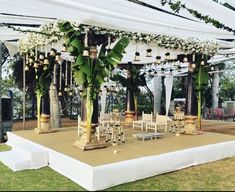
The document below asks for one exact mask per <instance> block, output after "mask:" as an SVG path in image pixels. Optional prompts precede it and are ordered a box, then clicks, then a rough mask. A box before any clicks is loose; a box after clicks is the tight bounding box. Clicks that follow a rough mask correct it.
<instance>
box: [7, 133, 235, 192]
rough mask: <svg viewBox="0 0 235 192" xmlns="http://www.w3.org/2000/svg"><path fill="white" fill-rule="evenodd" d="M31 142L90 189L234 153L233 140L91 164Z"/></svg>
mask: <svg viewBox="0 0 235 192" xmlns="http://www.w3.org/2000/svg"><path fill="white" fill-rule="evenodd" d="M12 139H14V141H12ZM8 140H9V142H8V144H11V145H12V144H13V145H14V144H15V143H21V142H28V143H29V144H32V143H33V142H32V141H29V140H26V139H24V138H22V137H19V136H17V135H15V134H14V133H8ZM34 144H35V143H34ZM35 145H37V146H38V147H41V148H43V149H46V150H47V152H48V157H49V167H51V168H52V169H54V170H55V171H57V172H59V173H61V174H62V175H64V176H65V177H68V178H69V179H71V180H72V181H74V182H76V183H77V184H79V185H80V186H82V187H83V188H85V189H87V190H90V191H95V190H101V189H105V188H109V187H112V186H115V185H119V184H122V183H127V182H131V181H135V180H140V179H143V178H147V177H151V176H154V175H159V174H162V173H166V172H171V171H175V170H179V169H182V168H186V167H190V166H193V165H199V164H202V163H207V162H211V161H215V160H219V159H223V158H227V157H232V156H235V141H228V142H221V143H216V144H210V145H205V146H200V147H193V148H189V149H184V150H178V151H174V152H169V153H164V154H160V155H154V156H146V157H141V158H137V159H132V160H126V161H120V162H117V163H110V164H106V165H101V166H95V167H92V166H90V165H88V164H85V163H83V162H81V161H79V160H76V159H74V158H71V157H68V156H66V155H64V154H62V153H59V152H56V151H54V150H52V149H49V148H47V147H44V146H42V145H39V144H35Z"/></svg>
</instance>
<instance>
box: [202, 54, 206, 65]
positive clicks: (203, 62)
mask: <svg viewBox="0 0 235 192" xmlns="http://www.w3.org/2000/svg"><path fill="white" fill-rule="evenodd" d="M201 65H205V61H204V55H202V60H201Z"/></svg>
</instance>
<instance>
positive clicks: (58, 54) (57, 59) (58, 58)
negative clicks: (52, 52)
mask: <svg viewBox="0 0 235 192" xmlns="http://www.w3.org/2000/svg"><path fill="white" fill-rule="evenodd" d="M55 60H56V61H59V60H61V57H60V53H57V54H56V56H55Z"/></svg>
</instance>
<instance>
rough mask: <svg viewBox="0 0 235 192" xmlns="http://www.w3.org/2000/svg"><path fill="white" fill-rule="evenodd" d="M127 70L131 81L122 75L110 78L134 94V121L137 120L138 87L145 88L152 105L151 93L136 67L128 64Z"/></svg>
mask: <svg viewBox="0 0 235 192" xmlns="http://www.w3.org/2000/svg"><path fill="white" fill-rule="evenodd" d="M128 65H129V70H130V72H131V74H132V75H131V79H128V78H125V77H123V76H122V75H119V74H117V75H115V76H114V77H112V78H111V80H113V81H118V82H119V83H121V85H122V86H123V87H126V88H127V90H128V91H130V92H132V93H134V105H135V116H136V119H138V100H137V95H139V93H140V89H139V86H142V87H145V89H146V90H147V92H148V93H149V94H148V95H149V97H150V100H151V103H152V97H153V96H152V92H151V91H150V89H149V88H148V86H147V83H146V79H145V77H144V74H142V75H140V72H139V71H138V70H137V69H136V67H135V66H134V65H133V64H131V63H129V64H128Z"/></svg>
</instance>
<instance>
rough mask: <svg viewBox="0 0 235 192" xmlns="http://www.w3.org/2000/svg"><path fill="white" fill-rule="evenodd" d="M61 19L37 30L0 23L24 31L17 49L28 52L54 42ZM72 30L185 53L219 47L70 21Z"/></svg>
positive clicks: (59, 36) (211, 51)
mask: <svg viewBox="0 0 235 192" xmlns="http://www.w3.org/2000/svg"><path fill="white" fill-rule="evenodd" d="M60 22H62V21H55V22H50V23H47V24H45V25H42V26H41V27H39V29H38V30H21V29H20V28H19V27H14V26H11V25H6V24H5V25H0V26H1V27H8V28H11V29H13V30H16V31H20V32H23V33H25V34H26V35H25V36H23V37H22V38H21V39H20V41H19V51H20V52H28V51H30V50H31V49H34V48H35V47H36V46H37V47H41V46H45V45H47V44H52V43H56V42H58V41H59V40H61V39H62V37H63V36H64V34H63V33H61V32H60V30H59V27H58V24H59V23H60ZM72 25H73V27H74V30H78V31H80V32H81V33H84V34H85V31H86V30H87V29H88V28H91V29H92V30H93V31H95V33H97V34H107V35H110V36H112V37H115V38H122V37H127V38H129V39H130V40H132V41H135V42H141V43H146V44H148V43H150V42H151V43H156V45H157V46H158V47H162V48H165V49H169V50H181V51H184V52H185V53H186V52H187V53H192V52H195V53H201V54H208V55H214V54H215V53H216V52H217V51H218V48H219V45H218V43H217V42H216V41H211V40H200V39H197V38H178V37H176V36H168V35H158V34H146V33H139V32H128V31H121V30H114V29H108V28H104V27H97V26H91V25H84V24H78V23H72Z"/></svg>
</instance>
